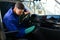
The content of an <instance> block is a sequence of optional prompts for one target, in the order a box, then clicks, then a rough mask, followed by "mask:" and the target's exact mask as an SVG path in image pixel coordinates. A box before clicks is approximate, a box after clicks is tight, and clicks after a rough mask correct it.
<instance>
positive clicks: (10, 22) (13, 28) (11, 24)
mask: <svg viewBox="0 0 60 40" xmlns="http://www.w3.org/2000/svg"><path fill="white" fill-rule="evenodd" d="M3 22H4V24H5V26H6V28H7V29H8V30H9V31H16V30H18V29H17V27H16V25H15V23H14V21H13V20H10V19H8V18H7V19H4V20H3Z"/></svg>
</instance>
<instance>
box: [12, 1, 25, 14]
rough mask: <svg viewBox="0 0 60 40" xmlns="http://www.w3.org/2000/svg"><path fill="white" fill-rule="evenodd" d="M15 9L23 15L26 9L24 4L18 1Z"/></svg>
mask: <svg viewBox="0 0 60 40" xmlns="http://www.w3.org/2000/svg"><path fill="white" fill-rule="evenodd" d="M13 10H14V12H15V13H16V14H17V15H22V14H23V11H24V5H23V4H22V3H21V2H16V4H15V7H14V9H13Z"/></svg>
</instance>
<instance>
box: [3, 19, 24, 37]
mask: <svg viewBox="0 0 60 40" xmlns="http://www.w3.org/2000/svg"><path fill="white" fill-rule="evenodd" d="M4 24H5V25H6V28H7V29H8V30H9V31H16V30H19V32H18V33H17V34H16V37H23V36H24V35H25V29H24V28H21V29H18V27H17V24H15V21H13V20H10V19H4Z"/></svg>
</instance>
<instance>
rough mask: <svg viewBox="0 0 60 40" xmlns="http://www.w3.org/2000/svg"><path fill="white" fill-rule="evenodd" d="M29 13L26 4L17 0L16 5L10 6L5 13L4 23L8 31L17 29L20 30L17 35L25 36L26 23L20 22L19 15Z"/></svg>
mask: <svg viewBox="0 0 60 40" xmlns="http://www.w3.org/2000/svg"><path fill="white" fill-rule="evenodd" d="M23 12H24V13H25V15H27V14H28V13H30V12H28V11H27V10H26V9H25V7H24V5H23V4H22V3H21V2H17V3H16V4H15V6H14V7H12V8H10V9H9V10H8V12H7V13H6V14H5V15H4V18H3V23H4V24H5V26H6V28H7V29H8V31H16V30H19V32H18V33H17V35H16V36H17V37H23V36H24V35H25V28H24V27H25V25H24V24H19V21H20V20H19V16H21V15H23Z"/></svg>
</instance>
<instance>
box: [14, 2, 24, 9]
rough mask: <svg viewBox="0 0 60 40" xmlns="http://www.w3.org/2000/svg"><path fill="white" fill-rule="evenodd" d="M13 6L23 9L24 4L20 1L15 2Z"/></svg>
mask: <svg viewBox="0 0 60 40" xmlns="http://www.w3.org/2000/svg"><path fill="white" fill-rule="evenodd" d="M15 7H17V8H18V9H24V5H23V4H22V3H21V2H16V4H15Z"/></svg>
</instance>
